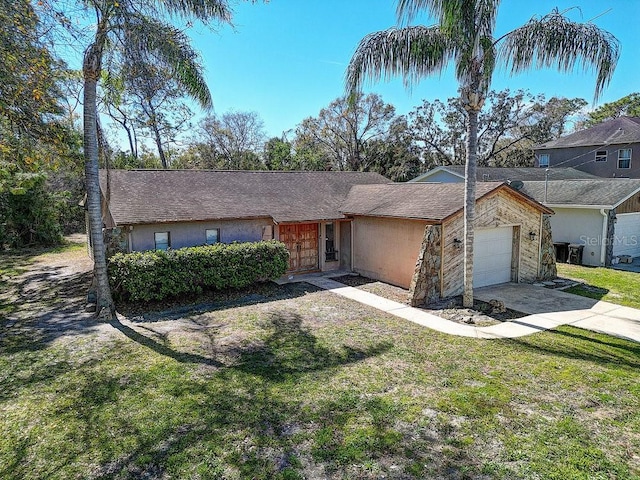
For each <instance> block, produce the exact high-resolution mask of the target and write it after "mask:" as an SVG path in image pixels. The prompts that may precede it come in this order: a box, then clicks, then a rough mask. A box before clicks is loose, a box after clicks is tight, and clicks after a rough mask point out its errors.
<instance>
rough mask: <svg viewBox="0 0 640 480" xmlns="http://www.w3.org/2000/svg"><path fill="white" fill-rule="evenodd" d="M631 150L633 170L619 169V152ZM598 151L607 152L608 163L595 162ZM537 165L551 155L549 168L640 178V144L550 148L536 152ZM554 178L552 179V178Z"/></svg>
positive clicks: (606, 175)
mask: <svg viewBox="0 0 640 480" xmlns="http://www.w3.org/2000/svg"><path fill="white" fill-rule="evenodd" d="M620 148H631V168H618V150H619V149H620ZM597 151H606V152H607V160H606V161H599V162H596V161H595V158H596V157H595V155H596V152H597ZM535 154H536V163H535V165H536V166H538V158H539V156H540V155H541V154H547V155H549V167H551V169H553V167H554V166H562V167H574V168H577V169H578V170H582V171H583V172H587V173H591V174H592V175H597V176H599V177H630V178H640V144H638V143H634V144H631V145H626V144H625V145H608V146H605V145H594V146H585V147H572V148H550V149H540V150H536V152H535ZM551 178H552V177H551Z"/></svg>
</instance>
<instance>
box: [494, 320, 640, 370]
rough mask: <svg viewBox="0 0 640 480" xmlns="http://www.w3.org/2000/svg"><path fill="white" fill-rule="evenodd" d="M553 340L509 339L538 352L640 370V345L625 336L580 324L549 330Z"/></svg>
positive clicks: (536, 338)
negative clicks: (624, 337) (582, 327)
mask: <svg viewBox="0 0 640 480" xmlns="http://www.w3.org/2000/svg"><path fill="white" fill-rule="evenodd" d="M544 335H551V336H553V337H556V338H553V339H552V341H548V340H544V341H541V338H544V337H538V336H537V335H534V336H532V337H530V338H529V337H520V338H511V339H506V340H505V341H506V342H508V343H511V344H514V345H517V346H518V347H522V348H526V349H528V350H532V351H534V352H536V353H544V354H550V355H555V356H559V357H563V358H567V359H570V360H584V361H588V362H592V363H595V364H598V365H603V366H607V365H611V366H621V367H624V368H629V369H633V370H638V369H640V344H638V343H636V342H634V341H632V340H626V339H623V338H617V337H613V336H610V335H605V334H599V333H595V332H590V331H588V330H584V329H581V328H577V327H571V326H562V327H558V328H556V329H553V330H548V331H547V332H546V333H545V334H544Z"/></svg>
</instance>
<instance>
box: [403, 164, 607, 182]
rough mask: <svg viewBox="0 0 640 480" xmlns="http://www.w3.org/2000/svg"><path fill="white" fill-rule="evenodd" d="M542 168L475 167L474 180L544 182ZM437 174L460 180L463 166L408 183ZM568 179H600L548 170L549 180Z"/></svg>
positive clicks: (572, 170) (419, 179)
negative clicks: (451, 176)
mask: <svg viewBox="0 0 640 480" xmlns="http://www.w3.org/2000/svg"><path fill="white" fill-rule="evenodd" d="M545 170H546V169H544V168H534V167H477V168H476V178H477V179H478V181H479V182H482V181H487V182H506V181H508V180H511V181H513V180H522V181H525V180H544V179H545V175H546V172H545ZM438 172H448V173H450V174H452V175H455V176H457V177H459V178H461V179H464V165H447V166H441V167H436V168H433V169H431V170H429V171H428V172H426V173H423V174H422V175H420V176H418V177H416V178H414V179H413V180H410V182H412V183H413V182H422V181H428V180H429V177H431V176H433V175H434V174H436V173H438ZM570 178H600V177H596V176H595V175H591V174H590V173H587V172H582V171H580V170H576V169H575V168H571V167H563V168H553V167H552V168H550V169H549V179H555V180H564V179H570Z"/></svg>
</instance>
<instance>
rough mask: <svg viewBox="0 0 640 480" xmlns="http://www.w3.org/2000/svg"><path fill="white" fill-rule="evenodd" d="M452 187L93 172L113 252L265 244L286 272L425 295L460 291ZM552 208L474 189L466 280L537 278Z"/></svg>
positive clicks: (304, 176)
mask: <svg viewBox="0 0 640 480" xmlns="http://www.w3.org/2000/svg"><path fill="white" fill-rule="evenodd" d="M463 189H464V185H463V184H451V183H449V184H442V183H441V184H438V183H411V184H397V183H391V182H390V181H389V180H387V179H386V178H384V177H382V176H381V175H378V174H376V173H366V172H273V171H203V170H131V171H124V170H111V171H109V174H108V181H107V172H106V171H101V190H102V195H103V215H104V218H103V221H104V224H105V231H106V232H108V234H107V235H106V237H107V239H108V240H107V243H108V245H111V246H114V245H115V246H116V247H117V249H119V250H124V251H139V250H149V249H166V248H180V247H186V246H193V245H202V244H207V243H215V242H225V243H228V242H233V241H258V240H262V239H272V238H275V239H278V240H280V241H282V242H284V243H285V244H286V245H287V248H288V250H289V253H290V265H289V271H290V272H293V273H297V272H308V271H327V270H335V269H344V270H349V271H355V272H358V273H361V274H363V275H366V276H368V277H371V278H375V279H379V280H382V281H385V282H388V283H391V284H395V285H399V286H402V287H405V288H406V287H412V288H413V287H415V283H416V281H418V280H421V279H422V280H424V278H427V277H428V278H427V280H428V281H427V282H426V283H427V284H428V285H430V286H429V288H428V292H427V295H426V296H427V298H428V300H433V299H435V298H440V297H447V296H452V295H457V294H460V293H461V291H462V276H463V274H462V261H463V250H462V238H463V219H462V214H463V198H464V192H463ZM552 213H553V212H552V211H551V210H550V209H549V208H547V207H545V206H543V205H541V204H540V203H538V202H536V201H535V200H533V199H532V198H530V197H528V196H527V195H525V194H523V193H522V192H518V191H516V190H515V189H513V188H511V187H510V186H508V185H507V184H506V183H503V182H482V183H479V184H478V187H477V206H476V219H477V220H476V235H475V273H474V285H475V286H477V287H480V286H485V285H491V284H496V283H504V282H510V281H514V282H531V281H535V280H536V279H537V278H539V277H540V276H541V270H542V268H543V267H542V264H543V263H544V261H543V257H544V258H547V257H548V255H547V256H545V255H543V253H542V252H543V248H544V246H543V243H544V240H543V239H544V238H545V237H548V238H549V242H548V243H550V234H549V235H546V236H545V231H546V230H545V228H544V227H543V225H544V221H543V217H544V216H546V215H547V214H552ZM546 261H547V263H548V258H547V260H546ZM551 261H553V255H551ZM425 275H426V277H425ZM418 283H421V284H423V283H424V282H423V281H421V282H418Z"/></svg>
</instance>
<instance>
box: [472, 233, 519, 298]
mask: <svg viewBox="0 0 640 480" xmlns="http://www.w3.org/2000/svg"><path fill="white" fill-rule="evenodd" d="M512 248H513V227H500V228H490V229H478V230H476V231H475V240H474V242H473V252H474V253H473V286H474V287H476V288H478V287H484V286H487V285H495V284H498V283H506V282H510V281H511V257H512Z"/></svg>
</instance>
